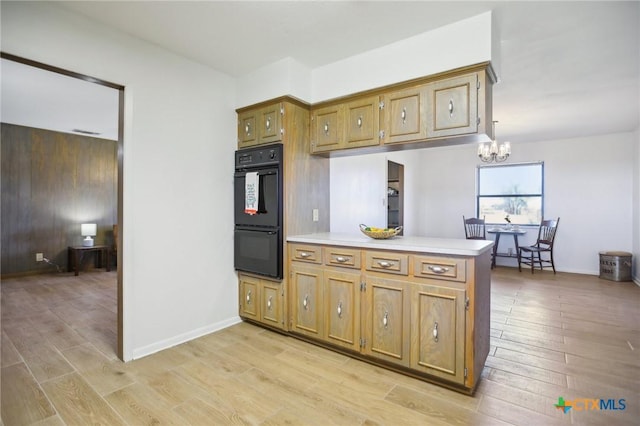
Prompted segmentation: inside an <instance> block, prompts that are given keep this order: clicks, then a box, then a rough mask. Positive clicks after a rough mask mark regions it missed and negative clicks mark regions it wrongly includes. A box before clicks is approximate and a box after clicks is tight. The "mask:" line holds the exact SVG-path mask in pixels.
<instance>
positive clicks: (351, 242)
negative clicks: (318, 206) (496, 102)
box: [287, 232, 493, 256]
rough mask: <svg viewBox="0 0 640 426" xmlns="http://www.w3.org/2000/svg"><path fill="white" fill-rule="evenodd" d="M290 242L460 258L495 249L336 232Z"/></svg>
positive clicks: (481, 243)
mask: <svg viewBox="0 0 640 426" xmlns="http://www.w3.org/2000/svg"><path fill="white" fill-rule="evenodd" d="M287 241H288V242H290V243H303V244H324V245H333V246H343V247H359V248H367V249H375V250H395V251H411V252H418V253H435V254H451V255H458V256H478V255H480V254H482V253H484V252H485V251H488V250H491V247H492V246H493V241H490V240H465V239H455V238H429V237H404V236H397V237H393V238H389V239H387V240H375V239H373V238H369V237H367V236H366V235H363V234H360V235H358V234H338V233H333V232H324V233H318V234H304V235H293V236H290V237H287Z"/></svg>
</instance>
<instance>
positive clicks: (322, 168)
mask: <svg viewBox="0 0 640 426" xmlns="http://www.w3.org/2000/svg"><path fill="white" fill-rule="evenodd" d="M236 112H237V113H238V148H239V149H242V148H245V147H249V146H252V145H259V144H266V143H269V144H271V143H282V145H283V180H284V184H283V194H282V196H283V224H282V233H283V240H284V243H283V245H284V246H283V253H287V242H286V239H287V236H289V235H294V234H301V233H310V232H324V231H328V230H329V159H328V158H323V157H319V156H312V155H309V154H310V153H309V106H308V105H306V104H304V103H303V102H301V101H299V100H297V99H295V98H291V97H288V96H284V97H282V98H278V99H273V100H270V101H267V102H263V103H259V104H256V105H251V106H248V107H244V108H240V109H238V110H237V111H236ZM314 210H317V211H318V213H319V214H318V219H317V220H314V215H313V212H314ZM285 256H286V255H285ZM288 267H289V262H287V261H286V259H285V260H284V262H283V276H284V279H283V280H282V281H272V280H270V279H263V278H262V277H260V276H255V275H253V274H250V273H239V274H238V278H239V279H238V283H239V294H240V316H241V317H242V318H244V319H247V320H250V321H253V322H257V323H259V324H261V325H265V326H268V327H271V328H275V329H279V330H285V331H286V330H288V329H289V316H290V315H289V312H288V309H289V305H290V304H289V303H288V301H289V300H290V297H289V294H288V291H289V289H290V288H292V287H291V286H289V283H288V277H289V271H288ZM247 297H248V300H247ZM285 301H286V302H285ZM320 322H322V321H320Z"/></svg>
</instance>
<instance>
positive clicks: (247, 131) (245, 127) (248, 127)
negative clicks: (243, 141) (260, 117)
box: [244, 123, 251, 136]
mask: <svg viewBox="0 0 640 426" xmlns="http://www.w3.org/2000/svg"><path fill="white" fill-rule="evenodd" d="M244 132H245V133H246V134H247V136H248V135H250V134H251V124H249V123H247V124H245V126H244Z"/></svg>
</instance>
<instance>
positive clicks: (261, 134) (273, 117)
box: [258, 103, 284, 144]
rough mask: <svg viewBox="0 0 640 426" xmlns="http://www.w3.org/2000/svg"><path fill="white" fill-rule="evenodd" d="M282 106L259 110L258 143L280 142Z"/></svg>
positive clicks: (277, 105)
mask: <svg viewBox="0 0 640 426" xmlns="http://www.w3.org/2000/svg"><path fill="white" fill-rule="evenodd" d="M282 108H283V106H282V104H280V103H277V104H273V105H270V106H268V107H264V108H262V109H260V113H259V115H258V138H259V139H258V143H259V144H263V143H273V142H278V141H280V140H282V133H283V131H284V130H283V129H282V114H283V113H284V111H283V109H282Z"/></svg>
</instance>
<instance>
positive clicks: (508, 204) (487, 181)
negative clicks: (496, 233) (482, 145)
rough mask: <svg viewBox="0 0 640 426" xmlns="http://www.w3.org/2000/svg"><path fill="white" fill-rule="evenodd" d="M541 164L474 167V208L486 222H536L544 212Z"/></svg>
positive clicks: (515, 223)
mask: <svg viewBox="0 0 640 426" xmlns="http://www.w3.org/2000/svg"><path fill="white" fill-rule="evenodd" d="M543 176H544V163H542V162H540V163H520V164H508V165H499V166H478V180H477V183H478V190H477V211H478V217H480V218H481V217H485V219H486V221H487V223H491V224H506V223H507V220H506V219H505V218H506V217H507V215H508V218H509V220H510V221H511V223H512V224H514V225H539V224H540V222H541V221H542V217H543V214H544V210H543V207H544V189H543V188H544V185H543V182H544V178H543Z"/></svg>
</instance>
